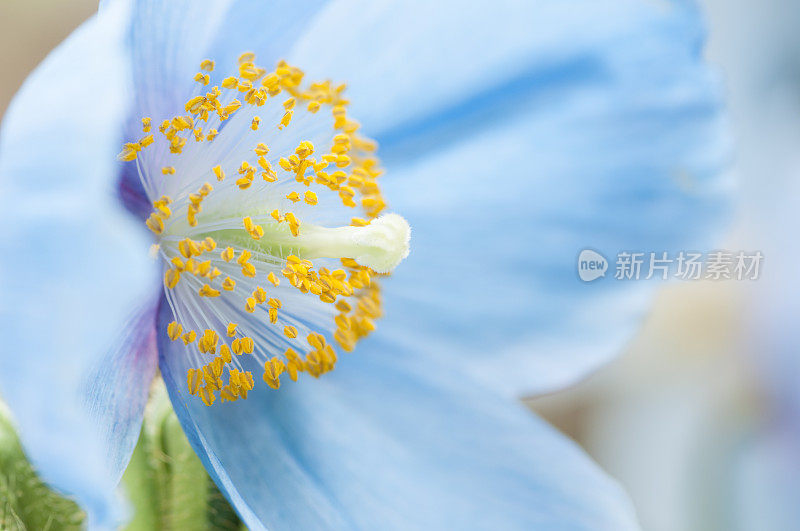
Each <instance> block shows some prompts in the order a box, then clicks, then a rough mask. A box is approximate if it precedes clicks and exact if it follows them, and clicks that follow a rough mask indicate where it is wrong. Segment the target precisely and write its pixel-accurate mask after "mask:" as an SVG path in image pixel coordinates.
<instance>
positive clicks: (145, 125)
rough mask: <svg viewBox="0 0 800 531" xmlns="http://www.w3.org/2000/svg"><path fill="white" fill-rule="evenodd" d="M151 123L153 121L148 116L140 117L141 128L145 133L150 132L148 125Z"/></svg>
mask: <svg viewBox="0 0 800 531" xmlns="http://www.w3.org/2000/svg"><path fill="white" fill-rule="evenodd" d="M152 124H153V121H152V120H151V119H150V118H147V117H145V118H142V130H143V131H144V132H145V133H149V132H150V127H151V126H152Z"/></svg>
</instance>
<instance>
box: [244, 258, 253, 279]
mask: <svg viewBox="0 0 800 531" xmlns="http://www.w3.org/2000/svg"><path fill="white" fill-rule="evenodd" d="M242 274H243V275H244V276H246V277H250V278H253V277H255V276H256V267H255V266H254V265H253V264H251V263H249V262H248V263H246V264H244V265H242Z"/></svg>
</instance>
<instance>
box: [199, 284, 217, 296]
mask: <svg viewBox="0 0 800 531" xmlns="http://www.w3.org/2000/svg"><path fill="white" fill-rule="evenodd" d="M198 293H199V294H200V296H201V297H219V296H220V291H219V290H217V289H214V288H212V287H211V286H209V285H208V284H203V287H202V288H200V289H199V290H198Z"/></svg>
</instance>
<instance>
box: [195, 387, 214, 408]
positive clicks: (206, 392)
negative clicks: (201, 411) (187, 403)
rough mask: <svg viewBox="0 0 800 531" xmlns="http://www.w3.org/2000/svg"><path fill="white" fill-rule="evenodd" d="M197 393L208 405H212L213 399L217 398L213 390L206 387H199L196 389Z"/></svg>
mask: <svg viewBox="0 0 800 531" xmlns="http://www.w3.org/2000/svg"><path fill="white" fill-rule="evenodd" d="M198 393H199V395H200V398H201V399H202V400H203V403H204V404H205V405H207V406H208V407H211V406H212V405H214V400H216V399H217V395H215V394H214V392H213V390H211V389H209V388H208V387H201V388H200V389H199V390H198Z"/></svg>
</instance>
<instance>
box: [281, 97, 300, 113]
mask: <svg viewBox="0 0 800 531" xmlns="http://www.w3.org/2000/svg"><path fill="white" fill-rule="evenodd" d="M296 102H297V100H295V99H294V98H289V99H287V100H286V101H284V102H283V108H284V109H286V110H287V111H289V110H291V109H294V105H295V103H296Z"/></svg>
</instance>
